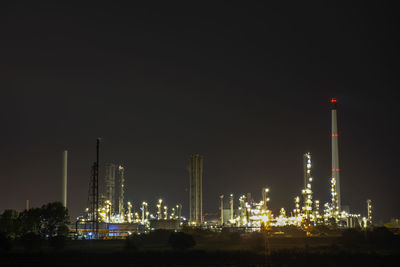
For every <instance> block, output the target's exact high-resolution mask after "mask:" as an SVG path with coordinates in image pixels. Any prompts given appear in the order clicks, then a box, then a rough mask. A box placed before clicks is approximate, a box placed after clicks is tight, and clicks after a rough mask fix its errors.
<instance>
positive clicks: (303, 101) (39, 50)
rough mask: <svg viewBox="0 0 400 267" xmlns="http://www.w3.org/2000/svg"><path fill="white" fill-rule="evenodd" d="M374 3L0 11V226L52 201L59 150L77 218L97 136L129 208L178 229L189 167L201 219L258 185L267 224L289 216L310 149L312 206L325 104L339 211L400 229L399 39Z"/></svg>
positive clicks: (322, 188)
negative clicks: (8, 216) (175, 214)
mask: <svg viewBox="0 0 400 267" xmlns="http://www.w3.org/2000/svg"><path fill="white" fill-rule="evenodd" d="M132 2H135V3H136V2H139V1H132ZM166 2H168V3H166ZM274 2H276V1H274ZM279 2H280V1H279ZM384 2H385V1H382V2H380V1H376V2H375V3H374V5H370V6H368V5H367V4H366V2H364V3H363V5H359V4H351V2H350V1H349V2H346V5H344V6H338V5H334V4H322V3H319V2H315V3H312V4H305V3H304V2H303V1H296V2H294V3H295V4H294V3H290V2H284V3H282V4H277V3H274V4H271V3H264V4H261V3H253V4H252V3H250V2H247V1H244V2H241V3H239V2H235V3H229V2H226V3H225V4H223V3H222V2H220V3H219V4H217V3H216V2H214V3H212V4H209V3H205V2H196V3H197V4H195V3H194V2H193V1H185V2H184V3H185V4H183V3H179V4H178V3H176V4H171V3H170V1H165V3H164V4H163V5H159V4H158V3H157V2H152V3H148V4H147V5H146V4H143V3H141V4H139V5H133V4H132V3H131V5H129V6H128V5H123V4H116V3H115V2H112V1H109V2H107V3H106V4H102V3H101V1H98V2H92V3H90V4H89V3H88V2H87V1H76V2H75V3H76V4H74V3H71V2H69V1H68V2H64V3H63V2H61V1H49V2H48V3H45V2H40V1H4V2H2V3H1V7H0V90H1V97H0V101H1V103H0V114H1V115H0V118H1V128H0V129H1V131H0V148H1V149H0V162H1V164H0V166H1V172H0V179H1V186H0V212H2V211H3V210H4V209H9V208H12V209H17V210H22V209H23V208H24V206H25V200H26V199H29V200H30V202H31V206H33V207H35V206H36V207H37V206H41V205H42V204H45V203H47V202H51V201H56V200H60V199H61V160H62V151H63V150H64V149H68V151H69V169H68V171H69V176H68V181H69V183H68V206H69V209H70V214H71V215H72V216H73V217H76V216H78V215H79V214H81V212H82V211H83V210H84V208H85V207H86V204H87V195H88V187H89V178H90V168H91V164H92V163H93V161H94V160H95V143H96V138H97V137H102V139H103V140H102V143H101V162H102V163H105V162H114V163H119V164H122V165H124V166H125V167H126V189H127V191H126V194H125V195H126V198H127V200H130V201H131V202H133V206H134V208H135V209H136V210H137V209H138V205H139V204H140V203H141V202H142V201H147V202H149V204H150V206H151V207H150V209H151V210H152V211H154V210H155V202H156V200H157V199H158V198H160V197H162V198H163V199H165V201H166V202H167V204H168V205H170V206H171V205H176V204H177V203H182V204H183V211H184V215H186V216H188V206H189V176H188V172H187V169H186V166H187V165H188V159H189V156H190V155H191V154H193V153H199V154H201V155H203V156H204V177H203V199H204V201H203V211H204V212H217V211H218V207H219V206H218V205H219V195H220V194H225V195H228V194H229V193H231V192H232V193H234V194H235V195H236V196H237V197H238V195H239V194H243V193H247V192H251V193H252V195H253V197H254V198H255V199H256V200H257V201H258V200H260V198H261V188H262V187H264V186H268V187H269V188H270V190H271V193H270V197H271V202H270V205H271V208H272V209H273V212H274V213H275V214H276V213H278V211H279V209H280V208H281V207H285V208H286V210H287V211H289V210H292V209H293V206H294V205H293V198H294V197H295V196H296V195H299V194H300V190H301V187H302V183H303V170H302V154H303V153H305V152H308V151H309V152H311V153H312V155H313V164H314V165H313V166H314V169H313V173H314V181H315V182H314V184H313V188H314V196H315V197H316V198H317V199H320V200H321V202H322V203H324V202H326V201H328V200H329V197H330V191H329V190H330V170H331V166H330V164H331V163H330V161H331V156H330V109H329V98H330V97H337V98H338V121H339V131H340V132H339V133H340V137H339V150H340V155H339V157H340V165H341V186H342V189H341V190H342V204H343V205H350V209H351V211H352V212H354V213H361V214H363V215H365V214H366V200H367V199H368V198H370V199H372V201H373V205H374V220H375V221H376V222H379V221H380V220H383V221H388V220H389V219H390V218H392V217H397V218H398V217H400V200H399V188H400V179H399V178H400V177H399V168H398V166H399V162H400V156H399V150H400V145H399V133H398V132H399V128H400V127H399V115H400V112H399V108H398V102H399V97H400V96H399V95H400V94H399V93H398V91H397V90H399V85H400V82H399V67H398V65H399V52H398V51H399V49H398V48H399V47H400V44H399V42H398V40H397V36H398V33H399V32H400V29H399V26H398V20H399V19H398V15H397V14H396V12H397V11H396V9H395V8H394V7H393V6H390V5H388V3H384ZM78 3H79V4H78ZM210 3H211V2H210ZM100 176H101V177H103V176H104V172H102V173H100Z"/></svg>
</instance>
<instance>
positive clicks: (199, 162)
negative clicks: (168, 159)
mask: <svg viewBox="0 0 400 267" xmlns="http://www.w3.org/2000/svg"><path fill="white" fill-rule="evenodd" d="M189 175H190V222H191V223H192V224H195V225H200V224H201V223H202V222H203V216H202V215H203V188H202V187H203V186H202V183H203V156H201V155H198V154H194V155H192V156H191V157H190V166H189Z"/></svg>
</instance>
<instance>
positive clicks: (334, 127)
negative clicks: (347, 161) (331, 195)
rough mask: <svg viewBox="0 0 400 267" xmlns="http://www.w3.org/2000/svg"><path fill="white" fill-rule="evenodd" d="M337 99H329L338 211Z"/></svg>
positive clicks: (339, 206)
mask: <svg viewBox="0 0 400 267" xmlns="http://www.w3.org/2000/svg"><path fill="white" fill-rule="evenodd" d="M336 104H337V99H336V98H332V99H331V108H332V136H331V139H332V178H334V179H335V180H336V185H335V191H336V205H337V206H336V208H337V210H338V211H339V212H340V210H341V198H340V174H339V172H340V168H339V141H338V139H339V134H338V128H337V114H336Z"/></svg>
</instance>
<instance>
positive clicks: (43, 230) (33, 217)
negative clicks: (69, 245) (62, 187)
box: [18, 202, 68, 238]
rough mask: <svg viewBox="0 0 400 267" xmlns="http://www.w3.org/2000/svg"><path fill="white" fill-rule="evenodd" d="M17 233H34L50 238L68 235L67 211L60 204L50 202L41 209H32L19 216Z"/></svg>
mask: <svg viewBox="0 0 400 267" xmlns="http://www.w3.org/2000/svg"><path fill="white" fill-rule="evenodd" d="M18 220H19V228H20V229H19V233H20V234H21V235H25V234H27V233H34V234H37V235H41V236H43V237H47V238H50V237H52V236H56V235H64V236H66V235H67V234H68V227H67V224H68V210H67V209H66V208H65V207H64V206H63V205H62V204H61V203H60V202H52V203H48V204H46V205H43V206H42V207H41V208H32V209H29V210H25V211H23V212H21V213H20V214H19V217H18Z"/></svg>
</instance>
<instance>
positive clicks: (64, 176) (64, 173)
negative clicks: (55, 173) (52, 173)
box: [61, 150, 68, 208]
mask: <svg viewBox="0 0 400 267" xmlns="http://www.w3.org/2000/svg"><path fill="white" fill-rule="evenodd" d="M67 164H68V151H67V150H64V152H63V166H62V196H61V202H62V204H63V206H64V207H65V208H66V207H67V167H68V166H67Z"/></svg>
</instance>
